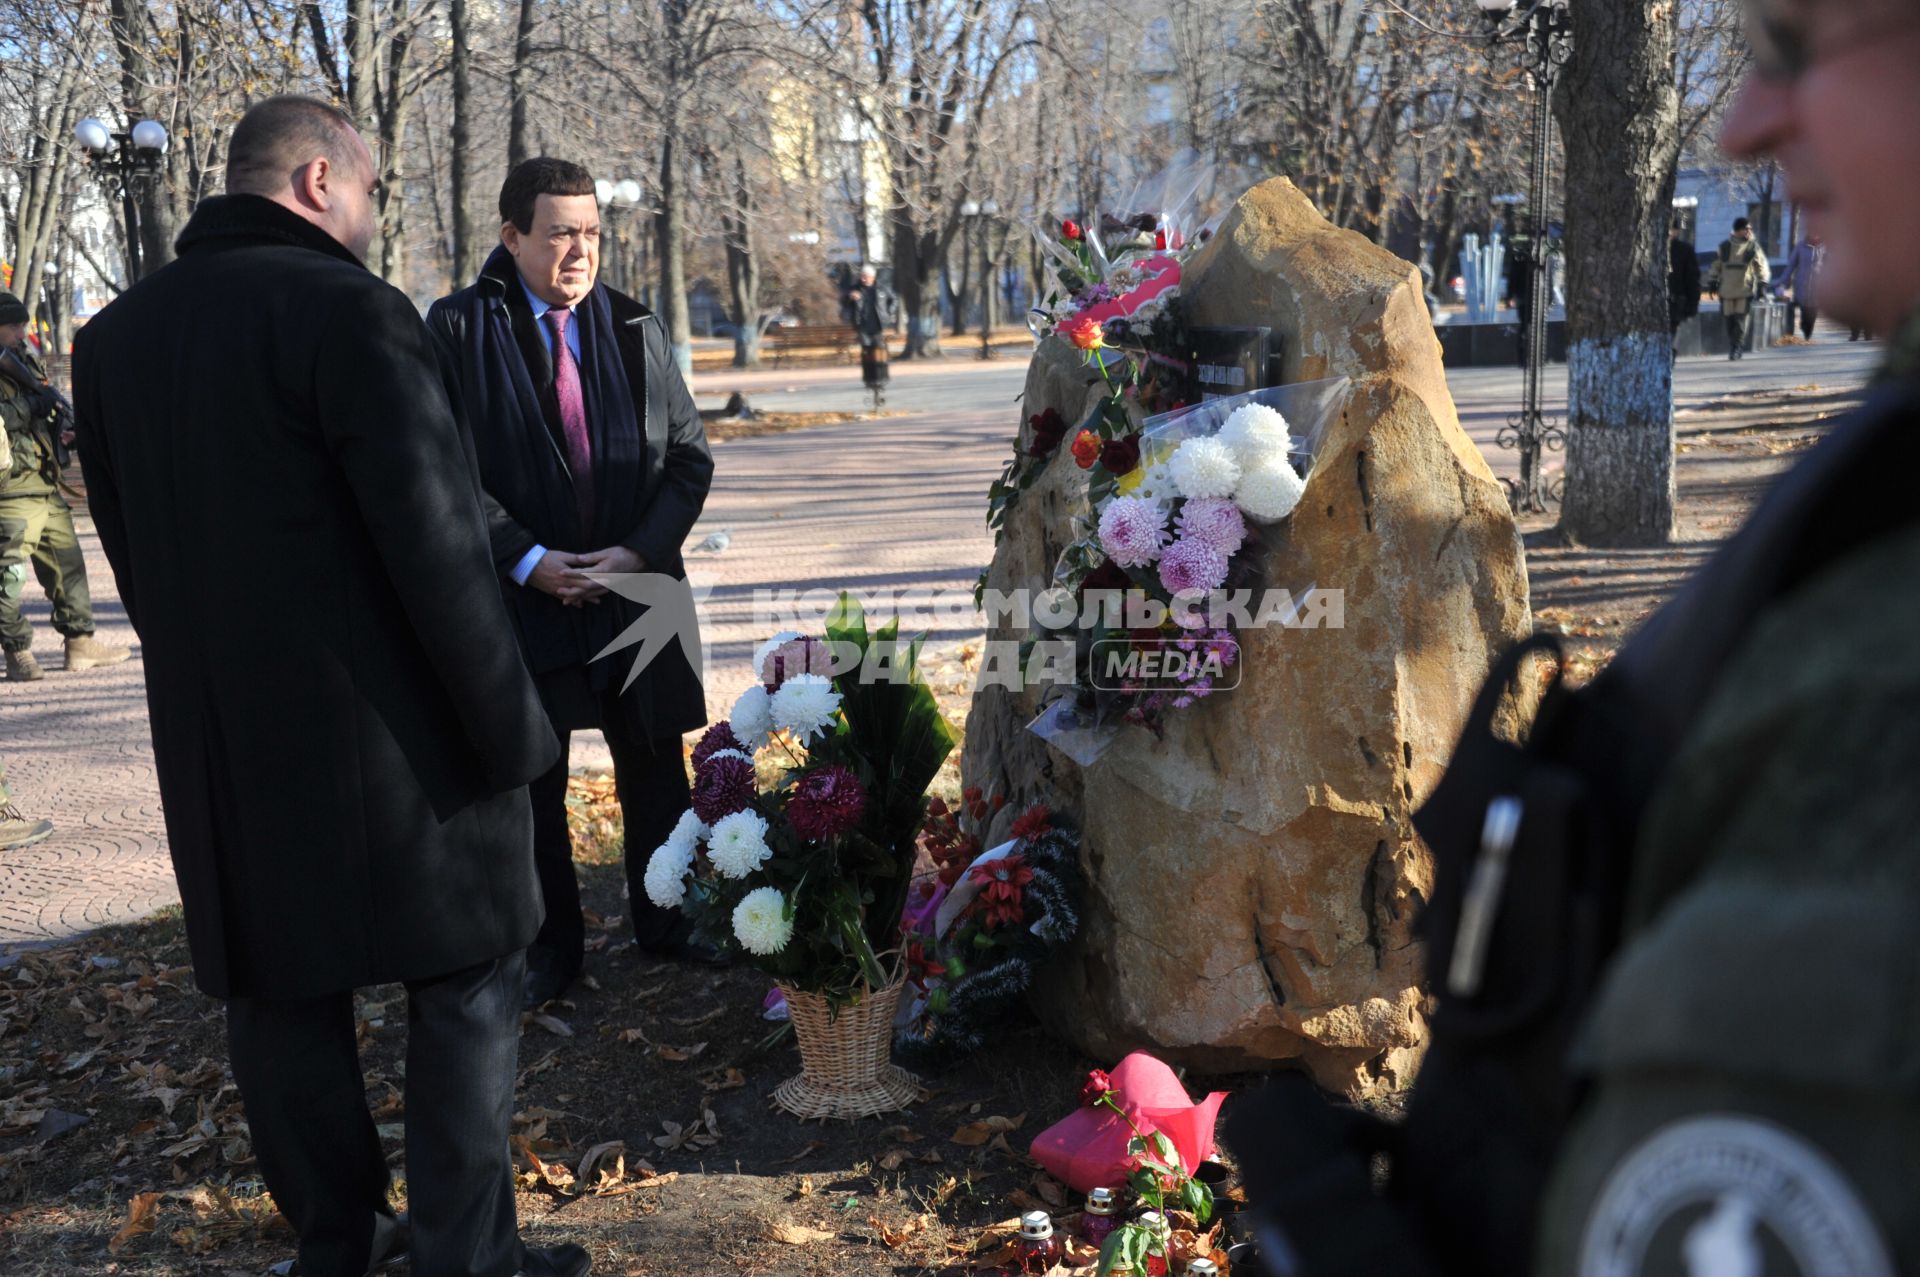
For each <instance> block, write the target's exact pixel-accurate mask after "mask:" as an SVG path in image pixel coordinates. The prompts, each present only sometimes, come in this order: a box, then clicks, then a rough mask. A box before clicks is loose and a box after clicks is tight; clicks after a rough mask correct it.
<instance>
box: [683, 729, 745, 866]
mask: <svg viewBox="0 0 1920 1277" xmlns="http://www.w3.org/2000/svg"><path fill="white" fill-rule="evenodd" d="M726 752H728V753H730V754H739V753H740V751H739V750H737V749H734V750H728V751H726ZM740 756H741V757H742V758H746V755H744V754H741V755H740ZM747 761H748V762H752V761H753V760H752V759H750V758H749V759H747ZM712 832H713V831H712V830H711V829H709V828H707V826H706V824H705V822H703V821H702V820H701V819H700V817H699V816H698V815H696V814H694V810H693V808H691V807H689V808H687V809H686V810H685V811H683V812H681V813H680V820H679V822H678V823H677V824H675V825H674V827H673V832H672V833H670V834H668V835H667V841H668V842H684V843H686V844H687V845H688V846H692V845H693V844H694V843H697V842H704V841H705V840H706V837H707V835H708V834H710V833H712Z"/></svg>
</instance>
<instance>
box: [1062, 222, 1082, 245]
mask: <svg viewBox="0 0 1920 1277" xmlns="http://www.w3.org/2000/svg"><path fill="white" fill-rule="evenodd" d="M1060 234H1061V235H1062V236H1064V237H1065V238H1067V239H1070V240H1074V239H1079V238H1080V223H1078V222H1076V221H1074V220H1073V219H1072V218H1071V217H1069V218H1068V219H1067V220H1066V221H1064V222H1062V223H1060Z"/></svg>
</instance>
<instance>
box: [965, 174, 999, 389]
mask: <svg viewBox="0 0 1920 1277" xmlns="http://www.w3.org/2000/svg"><path fill="white" fill-rule="evenodd" d="M960 215H961V216H962V217H964V218H966V219H967V230H968V236H967V238H968V239H969V240H970V241H974V242H975V244H976V246H977V249H978V256H979V284H978V287H977V292H978V293H979V296H980V358H982V359H992V358H993V283H992V281H991V280H989V279H988V278H987V275H988V273H989V271H990V270H991V267H990V265H989V264H988V262H987V248H988V241H989V238H990V235H991V231H990V227H991V223H992V221H993V219H994V218H996V217H998V216H1000V204H999V201H997V200H991V199H988V200H982V201H980V202H979V203H975V202H974V201H973V200H968V201H967V202H966V203H964V204H962V205H961V206H960Z"/></svg>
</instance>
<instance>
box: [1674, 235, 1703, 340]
mask: <svg viewBox="0 0 1920 1277" xmlns="http://www.w3.org/2000/svg"><path fill="white" fill-rule="evenodd" d="M1699 313H1700V258H1699V256H1698V255H1697V254H1695V253H1694V251H1693V241H1692V240H1691V239H1690V238H1688V236H1687V225H1686V223H1685V222H1682V221H1680V220H1679V219H1678V218H1675V219H1674V222H1673V225H1672V226H1670V227H1668V228H1667V323H1668V326H1669V327H1670V328H1671V329H1672V330H1673V332H1674V333H1675V334H1676V335H1678V333H1679V332H1680V325H1682V324H1684V323H1686V322H1687V320H1689V319H1691V318H1693V316H1695V315H1697V314H1699Z"/></svg>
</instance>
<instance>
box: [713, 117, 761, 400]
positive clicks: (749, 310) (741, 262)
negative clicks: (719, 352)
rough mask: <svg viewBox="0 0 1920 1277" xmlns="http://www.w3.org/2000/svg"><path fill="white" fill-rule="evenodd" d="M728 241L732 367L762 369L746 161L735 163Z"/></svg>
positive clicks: (756, 261)
mask: <svg viewBox="0 0 1920 1277" xmlns="http://www.w3.org/2000/svg"><path fill="white" fill-rule="evenodd" d="M721 221H722V223H723V226H724V229H725V232H726V241H727V285H728V287H729V288H730V289H731V290H732V293H733V298H732V300H733V322H734V338H733V366H734V367H735V368H758V367H759V366H760V260H759V258H758V257H756V256H755V255H754V243H753V188H752V187H751V186H750V185H749V184H748V182H747V165H746V161H745V160H743V159H742V158H740V157H739V156H738V155H736V156H734V160H733V207H732V208H730V209H727V210H726V211H725V212H724V213H722V215H721Z"/></svg>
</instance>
